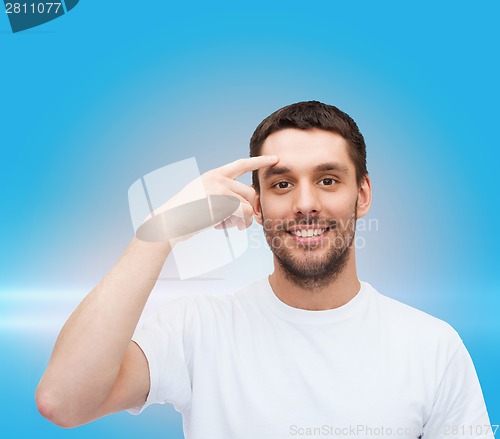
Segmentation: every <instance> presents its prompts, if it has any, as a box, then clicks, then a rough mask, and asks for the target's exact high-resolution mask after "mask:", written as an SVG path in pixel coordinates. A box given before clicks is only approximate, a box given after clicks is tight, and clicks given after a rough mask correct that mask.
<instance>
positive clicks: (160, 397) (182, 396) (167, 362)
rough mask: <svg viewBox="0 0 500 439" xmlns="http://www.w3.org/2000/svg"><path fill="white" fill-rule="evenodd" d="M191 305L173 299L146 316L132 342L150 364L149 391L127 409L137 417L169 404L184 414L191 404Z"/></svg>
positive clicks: (182, 299)
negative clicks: (144, 412) (150, 409)
mask: <svg viewBox="0 0 500 439" xmlns="http://www.w3.org/2000/svg"><path fill="white" fill-rule="evenodd" d="M193 313H194V304H193V302H192V301H191V300H190V299H189V298H187V297H181V298H178V299H175V300H173V301H171V302H169V303H167V304H166V305H164V306H163V307H162V308H161V309H160V310H159V311H158V312H156V313H155V314H153V315H152V316H150V317H148V318H147V319H146V321H145V323H144V325H143V326H142V328H140V329H139V328H138V329H137V330H136V331H135V333H134V335H133V337H132V341H134V342H135V343H136V344H137V345H138V346H139V347H140V348H141V350H142V351H143V352H144V355H145V356H146V359H147V361H148V365H149V376H150V390H149V393H148V396H147V399H146V401H145V402H144V404H143V405H141V406H137V407H134V408H131V409H129V410H127V411H128V412H129V413H131V414H133V415H138V414H140V413H141V412H142V411H143V410H144V409H145V408H146V407H148V406H149V405H151V404H165V403H171V404H173V406H174V407H175V409H176V410H177V411H178V412H181V413H182V412H183V411H184V410H185V409H186V407H187V406H188V405H189V404H190V402H191V373H190V370H191V368H190V364H191V362H192V358H191V357H192V348H191V347H192V340H193V337H194V323H193V322H194V315H193Z"/></svg>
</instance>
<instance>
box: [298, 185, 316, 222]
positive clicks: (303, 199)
mask: <svg viewBox="0 0 500 439" xmlns="http://www.w3.org/2000/svg"><path fill="white" fill-rule="evenodd" d="M293 203H294V205H293V210H294V213H295V214H299V213H301V214H303V215H307V214H310V213H319V212H320V211H321V203H320V200H319V197H318V193H317V191H316V190H315V188H314V186H312V185H298V186H297V187H296V189H295V194H294V200H293Z"/></svg>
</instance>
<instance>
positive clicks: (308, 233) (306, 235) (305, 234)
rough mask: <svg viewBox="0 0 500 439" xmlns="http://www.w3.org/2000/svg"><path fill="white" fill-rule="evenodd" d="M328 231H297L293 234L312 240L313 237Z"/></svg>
mask: <svg viewBox="0 0 500 439" xmlns="http://www.w3.org/2000/svg"><path fill="white" fill-rule="evenodd" d="M325 230H326V229H308V230H295V231H293V232H292V233H293V234H294V235H296V236H300V237H302V238H310V237H311V236H318V235H321V234H322V233H323V232H324V231H325Z"/></svg>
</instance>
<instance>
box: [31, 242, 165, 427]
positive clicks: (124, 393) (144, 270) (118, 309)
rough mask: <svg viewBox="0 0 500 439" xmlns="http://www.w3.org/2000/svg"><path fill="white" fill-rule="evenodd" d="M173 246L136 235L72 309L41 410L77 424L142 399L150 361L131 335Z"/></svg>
mask: <svg viewBox="0 0 500 439" xmlns="http://www.w3.org/2000/svg"><path fill="white" fill-rule="evenodd" d="M170 250H171V248H170V246H169V244H168V243H147V242H142V241H140V240H138V239H136V238H133V240H132V242H131V243H130V245H129V247H128V248H127V250H126V251H125V253H124V255H123V256H122V257H121V258H120V260H119V261H118V262H117V264H116V265H115V266H114V267H113V269H112V270H111V271H110V272H109V273H108V274H107V275H106V277H105V278H104V279H103V280H102V281H101V282H100V283H99V284H98V285H97V287H96V288H94V290H92V291H91V292H90V293H89V294H88V295H87V297H85V299H84V300H83V301H82V303H80V305H79V306H78V307H77V309H76V310H75V311H74V312H73V314H72V315H71V317H70V318H69V319H68V321H67V322H66V324H65V325H64V327H63V329H62V330H61V333H60V334H59V337H58V339H57V341H56V344H55V347H54V350H53V352H52V356H51V358H50V362H49V365H48V367H47V370H46V372H45V374H44V375H43V377H42V380H41V381H40V384H39V385H38V388H37V391H36V402H37V405H38V409H39V410H40V413H41V414H42V415H43V416H45V417H46V418H48V419H49V420H50V421H52V422H54V423H55V424H57V425H60V426H62V427H74V426H77V425H81V424H84V423H87V422H90V421H92V420H93V419H96V418H98V417H101V416H104V415H105V414H107V413H110V412H114V411H118V410H120V409H125V408H130V407H133V406H135V405H137V403H138V402H141V401H144V399H145V397H146V395H147V392H148V390H149V372H148V365H147V361H146V358H145V357H144V354H143V353H142V351H141V350H140V348H139V347H138V346H137V345H136V344H135V343H133V342H131V337H132V335H133V333H134V330H135V328H136V326H137V322H138V321H139V318H140V316H141V313H142V311H143V309H144V306H145V304H146V301H147V299H148V297H149V295H150V293H151V290H152V289H153V286H154V284H155V283H156V280H157V279H158V276H159V273H160V271H161V268H162V266H163V264H164V262H165V259H166V258H167V256H168V254H169V252H170ZM122 360H123V361H122ZM132 377H133V379H132Z"/></svg>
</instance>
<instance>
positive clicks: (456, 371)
mask: <svg viewBox="0 0 500 439" xmlns="http://www.w3.org/2000/svg"><path fill="white" fill-rule="evenodd" d="M442 438H448V439H455V438H456V439H459V438H460V439H463V438H467V439H471V438H476V439H478V438H481V439H485V438H493V434H492V431H491V425H490V421H489V417H488V413H487V410H486V405H485V402H484V398H483V393H482V390H481V386H480V384H479V380H478V377H477V374H476V370H475V368H474V364H473V363H472V359H471V357H470V355H469V352H468V351H467V349H466V348H465V346H464V344H463V343H462V342H461V343H460V344H459V346H458V348H457V349H456V351H455V353H454V354H453V356H452V358H451V360H450V362H449V364H448V366H447V368H446V371H445V373H444V375H443V378H442V380H441V383H440V385H439V388H438V390H437V393H436V398H435V401H434V406H433V408H432V411H431V414H430V416H429V419H428V420H427V421H426V423H425V425H424V427H423V435H422V439H442Z"/></svg>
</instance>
